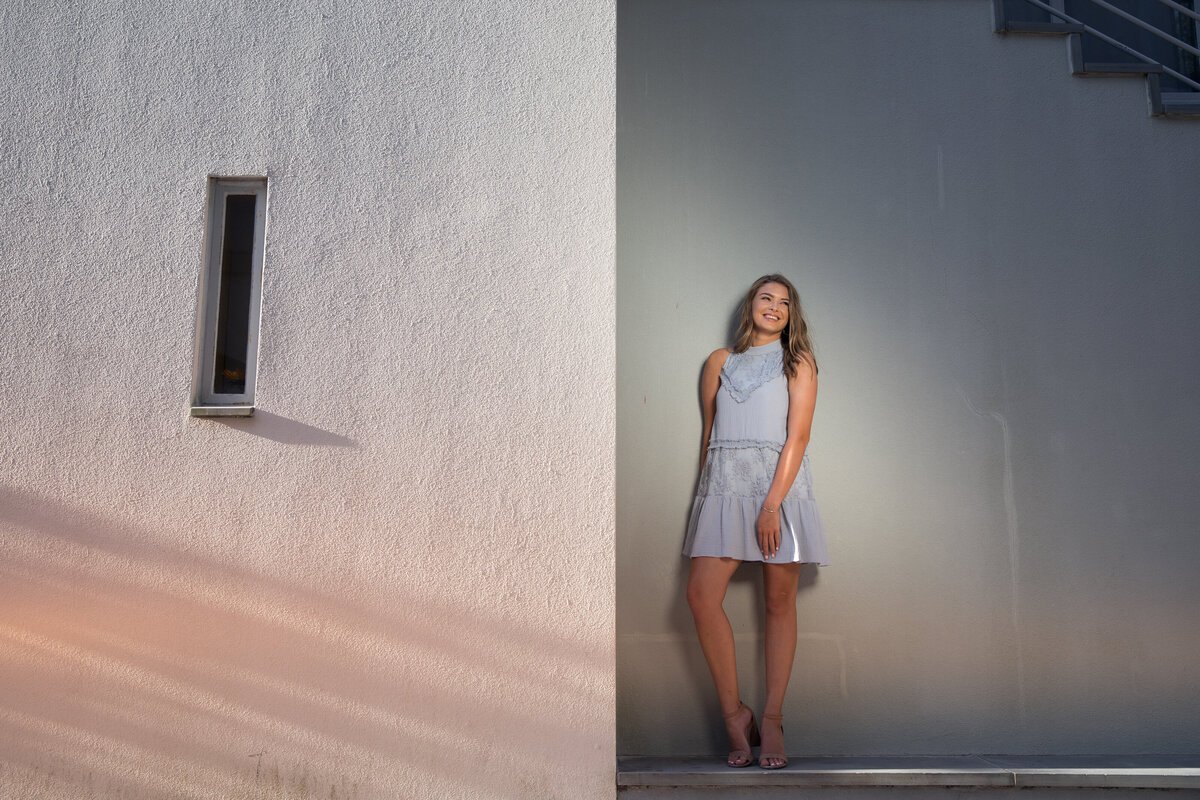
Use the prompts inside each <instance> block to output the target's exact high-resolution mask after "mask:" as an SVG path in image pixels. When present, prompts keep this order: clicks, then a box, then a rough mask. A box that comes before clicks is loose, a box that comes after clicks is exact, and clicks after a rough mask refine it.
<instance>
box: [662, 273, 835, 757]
mask: <svg viewBox="0 0 1200 800" xmlns="http://www.w3.org/2000/svg"><path fill="white" fill-rule="evenodd" d="M736 338H737V341H736V343H735V344H734V346H733V347H732V348H722V349H720V350H717V351H715V352H713V354H712V355H710V356H709V357H708V361H707V362H706V363H705V365H704V372H703V375H702V377H701V385H700V394H701V408H702V411H703V416H704V426H703V444H702V447H701V454H700V484H699V490H698V491H697V493H696V499H695V502H694V503H693V505H692V513H691V518H690V519H689V521H688V528H687V538H686V540H685V542H684V554H685V555H687V556H690V557H691V559H692V569H691V574H690V576H689V578H688V588H687V594H688V604H689V605H690V606H691V609H692V614H693V616H694V618H695V621H696V632H697V634H698V636H699V638H700V646H701V648H702V649H703V651H704V657H705V659H706V660H707V662H708V668H709V670H710V671H711V672H712V677H713V681H714V683H715V684H716V687H717V695H718V699H719V700H720V703H721V712H722V714H723V715H724V717H725V727H726V730H727V732H728V734H729V741H730V753H729V758H728V760H727V762H726V763H728V765H729V766H731V767H747V766H749V765H750V764H751V763H752V761H753V756H752V754H751V750H750V748H751V747H753V746H754V745H756V744H759V743H760V740H761V744H762V751H761V755H760V756H759V762H758V763H759V766H760V767H762V768H763V769H779V768H781V767H784V766H786V765H787V757H786V756H785V755H784V746H783V726H782V721H783V714H782V709H783V696H784V693H785V692H786V690H787V684H788V678H789V677H790V676H791V672H792V661H793V658H794V656H795V652H796V591H797V587H798V583H799V576H800V565H801V564H803V563H816V564H822V565H824V564H827V563H828V556H827V554H826V547H825V534H824V530H823V528H822V526H821V516H820V514H819V512H818V511H817V505H816V501H815V499H814V498H813V491H812V473H811V471H810V468H809V462H808V455H807V454H806V453H805V449H806V448H807V446H808V440H809V432H810V429H811V427H812V418H813V410H814V408H815V405H816V400H817V362H816V359H815V358H814V357H813V353H812V343H811V341H810V340H809V337H808V325H807V323H805V321H804V314H803V311H802V310H801V308H800V302H799V298H798V296H797V294H796V289H795V287H793V286H792V284H791V282H790V281H788V280H787V278H784V277H783V276H782V275H765V276H763V277H761V278H759V279H758V280H757V281H755V282H754V284H753V285H752V286H751V287H750V291H749V292H747V293H746V297H745V299H744V300H743V301H742V306H741V321H740V323H739V325H738V332H737V337H736ZM743 561H759V562H762V564H763V586H764V593H765V595H766V644H765V651H766V652H765V655H766V673H767V674H766V679H767V698H766V708H765V709H764V710H763V714H762V719H763V725H762V732H761V735H760V733H759V727H758V723H757V721H756V720H755V718H754V713H753V712H752V711H751V710H750V709H749V708H748V707H746V705H745V704H743V703H742V701H741V695H740V692H739V689H738V679H737V664H736V660H735V657H734V639H733V630H732V627H731V626H730V623H729V618H728V617H727V616H726V615H725V610H724V608H723V605H722V604H723V601H724V598H725V592H726V589H727V588H728V586H729V581H730V579H731V578H732V577H733V574H734V572H735V571H736V570H737V568H738V565H739V564H741V563H742V562H743Z"/></svg>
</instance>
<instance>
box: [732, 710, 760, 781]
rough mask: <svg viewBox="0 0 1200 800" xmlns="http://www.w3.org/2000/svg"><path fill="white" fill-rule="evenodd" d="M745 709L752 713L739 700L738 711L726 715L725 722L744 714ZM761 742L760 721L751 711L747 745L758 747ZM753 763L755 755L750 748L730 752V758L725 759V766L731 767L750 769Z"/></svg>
mask: <svg viewBox="0 0 1200 800" xmlns="http://www.w3.org/2000/svg"><path fill="white" fill-rule="evenodd" d="M743 708H745V709H746V710H747V711H750V709H749V707H747V705H746V704H745V703H743V702H742V701H740V700H739V701H738V707H737V710H736V711H732V712H730V713H728V714H726V715H725V721H726V722H728V721H729V720H731V719H733V718H734V717H736V716H737V715H738V714H740V713H742V709H743ZM759 741H760V740H759V733H758V721H757V720H755V719H754V712H753V711H750V722H749V723H747V724H746V744H747V745H749V747H756V746H757V745H758V744H759ZM752 763H754V753H752V752H751V751H750V749H749V748H741V747H739V748H736V749H734V750H730V751H729V757H728V758H726V759H725V764H726V765H727V766H730V767H738V768H741V767H748V766H750V765H751V764H752Z"/></svg>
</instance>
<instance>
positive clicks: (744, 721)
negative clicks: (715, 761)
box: [687, 556, 753, 751]
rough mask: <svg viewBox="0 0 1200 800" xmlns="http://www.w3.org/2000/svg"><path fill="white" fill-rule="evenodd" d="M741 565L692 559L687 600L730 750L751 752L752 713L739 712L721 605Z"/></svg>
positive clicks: (728, 635)
mask: <svg viewBox="0 0 1200 800" xmlns="http://www.w3.org/2000/svg"><path fill="white" fill-rule="evenodd" d="M740 563H741V562H740V561H738V560H736V559H733V558H708V557H703V556H702V557H697V558H693V559H692V570H691V573H690V574H689V575H688V585H687V601H688V605H689V606H690V607H691V609H692V617H693V618H694V619H695V620H696V635H697V636H698V637H699V639H700V649H701V650H703V651H704V660H705V661H707V662H708V671H709V672H711V673H712V677H713V683H714V684H716V687H717V700H718V701H719V702H720V704H721V714H722V715H724V716H725V729H726V731H727V732H728V733H729V743H730V749H731V750H747V751H748V750H749V749H750V744H749V742H748V741H746V729H747V727H748V726H749V724H750V717H751V715H752V713H753V712H751V711H750V709H745V710H744V711H741V713H737V712H738V711H739V705H738V704H739V703H740V702H741V695H740V694H739V693H738V679H737V656H736V653H735V651H734V643H733V627H732V626H730V624H729V617H727V616H725V609H724V607H723V606H722V603H723V602H724V600H725V590H726V589H728V588H729V581H730V579H731V578H733V573H734V572H735V571H736V570H737V568H738V564H740Z"/></svg>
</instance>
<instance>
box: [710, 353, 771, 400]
mask: <svg viewBox="0 0 1200 800" xmlns="http://www.w3.org/2000/svg"><path fill="white" fill-rule="evenodd" d="M782 374H783V348H782V347H778V348H772V349H771V350H770V351H768V352H766V353H749V352H746V353H730V354H729V358H727V359H725V366H723V367H721V385H722V386H724V387H725V388H726V389H727V390H728V391H729V395H730V397H732V398H733V399H734V400H736V401H738V402H739V403H744V402H746V398H747V397H749V396H750V395H751V394H752V393H753V392H754V390H755V389H757V388H758V387H760V386H762V385H763V384H764V383H766V382H767V381H769V380H772V379H774V378H778V377H779V376H780V375H782Z"/></svg>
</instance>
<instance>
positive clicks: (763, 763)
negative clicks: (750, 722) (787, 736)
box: [758, 711, 788, 769]
mask: <svg viewBox="0 0 1200 800" xmlns="http://www.w3.org/2000/svg"><path fill="white" fill-rule="evenodd" d="M768 719H777V720H779V735H780V737H782V736H783V714H768V713H767V712H765V711H764V712H763V721H766V720H768ZM772 760H775V761H782V762H783V763H782V764H772V763H771V761H772ZM787 765H788V759H787V755H786V754H784V753H761V752H760V753H759V754H758V766H760V767H762V768H763V769H783V768H784V767H786V766H787Z"/></svg>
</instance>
